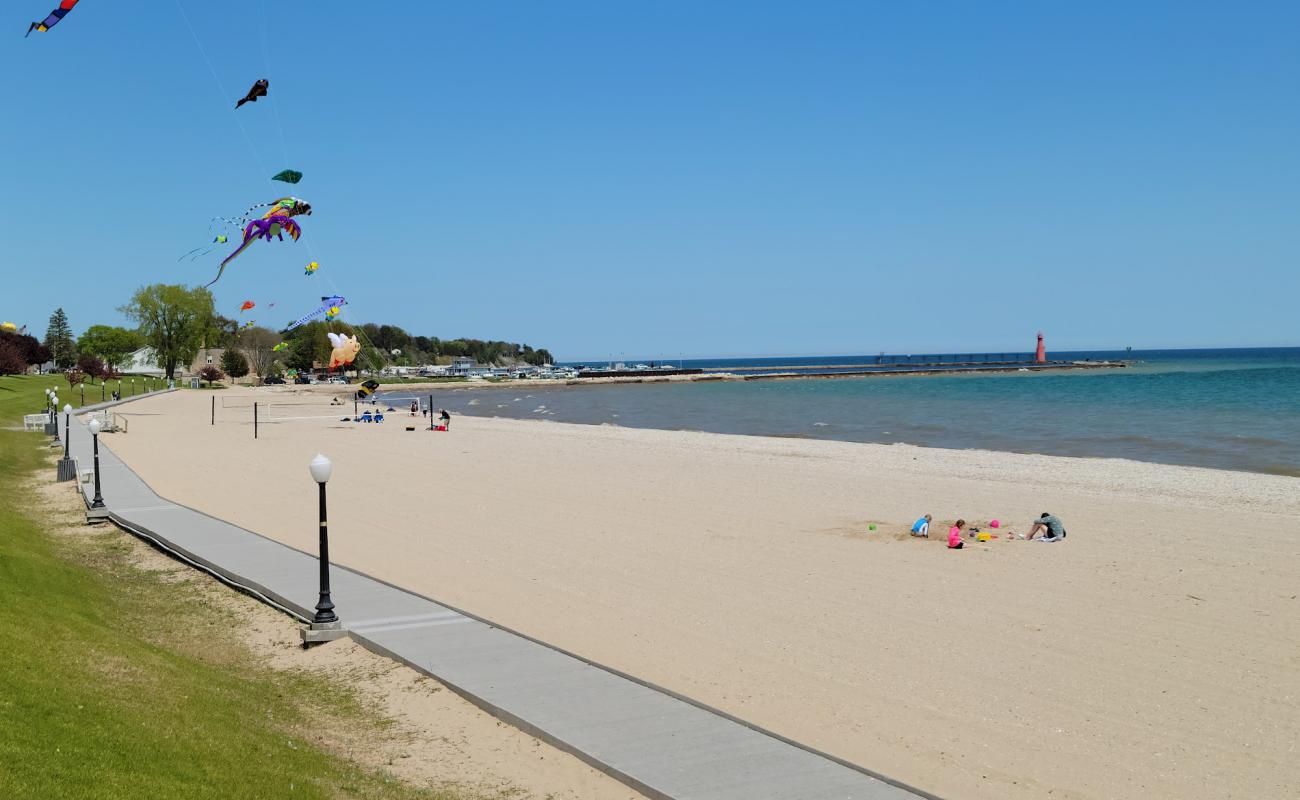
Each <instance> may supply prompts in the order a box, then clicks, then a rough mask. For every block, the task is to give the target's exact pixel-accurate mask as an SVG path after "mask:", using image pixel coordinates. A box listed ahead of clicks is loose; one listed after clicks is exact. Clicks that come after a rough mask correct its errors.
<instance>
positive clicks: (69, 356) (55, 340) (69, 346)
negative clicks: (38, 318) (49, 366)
mask: <svg viewBox="0 0 1300 800" xmlns="http://www.w3.org/2000/svg"><path fill="white" fill-rule="evenodd" d="M45 346H46V347H48V348H49V349H50V353H51V354H53V357H54V366H56V367H60V368H67V367H71V366H72V365H73V364H75V363H76V362H77V345H76V343H75V342H74V341H73V338H72V326H71V325H69V324H68V315H67V314H65V313H63V309H62V308H59V309H55V311H54V313H53V314H51V315H50V325H49V327H48V328H46V330H45Z"/></svg>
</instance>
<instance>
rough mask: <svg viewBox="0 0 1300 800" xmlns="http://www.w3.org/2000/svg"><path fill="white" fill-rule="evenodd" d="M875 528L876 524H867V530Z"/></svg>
mask: <svg viewBox="0 0 1300 800" xmlns="http://www.w3.org/2000/svg"><path fill="white" fill-rule="evenodd" d="M875 529H876V526H875V525H868V526H867V530H869V531H874V530H875Z"/></svg>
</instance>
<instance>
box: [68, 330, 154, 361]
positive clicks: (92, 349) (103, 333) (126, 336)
mask: <svg viewBox="0 0 1300 800" xmlns="http://www.w3.org/2000/svg"><path fill="white" fill-rule="evenodd" d="M141 347H144V337H143V336H141V335H140V334H138V333H136V332H135V331H132V330H127V329H126V328H119V327H116V326H113V325H91V326H90V327H89V328H87V329H86V332H85V333H83V334H81V338H80V339H78V340H77V350H79V351H80V352H81V353H83V354H85V353H89V354H90V355H92V356H95V357H96V358H98V359H99V360H100V361H102V362H104V364H105V365H107V366H108V367H109V368H110V369H117V368H119V367H121V366H122V365H123V364H125V363H126V359H127V356H129V355H131V354H132V353H134V352H135V351H136V350H139V349H140V348H141Z"/></svg>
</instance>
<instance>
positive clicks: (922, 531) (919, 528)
mask: <svg viewBox="0 0 1300 800" xmlns="http://www.w3.org/2000/svg"><path fill="white" fill-rule="evenodd" d="M912 535H913V536H924V537H925V538H927V539H928V538H930V515H929V514H926V515H925V516H924V517H921V518H920V519H918V520H917V521H916V522H914V523H912Z"/></svg>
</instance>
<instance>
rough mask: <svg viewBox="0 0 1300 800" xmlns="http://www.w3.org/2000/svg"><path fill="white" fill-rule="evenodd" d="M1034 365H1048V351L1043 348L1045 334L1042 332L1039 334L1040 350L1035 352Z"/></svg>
mask: <svg viewBox="0 0 1300 800" xmlns="http://www.w3.org/2000/svg"><path fill="white" fill-rule="evenodd" d="M1034 363H1035V364H1046V363H1047V350H1046V349H1044V347H1043V332H1042V331H1039V332H1038V350H1037V351H1035V352H1034Z"/></svg>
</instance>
